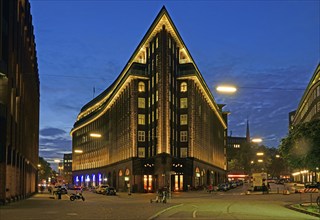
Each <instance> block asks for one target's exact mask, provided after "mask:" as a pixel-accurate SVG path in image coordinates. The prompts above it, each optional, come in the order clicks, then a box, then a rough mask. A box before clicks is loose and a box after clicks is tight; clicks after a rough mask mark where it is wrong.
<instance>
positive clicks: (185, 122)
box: [180, 114, 188, 125]
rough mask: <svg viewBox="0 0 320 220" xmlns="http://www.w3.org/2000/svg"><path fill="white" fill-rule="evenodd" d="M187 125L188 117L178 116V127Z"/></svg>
mask: <svg viewBox="0 0 320 220" xmlns="http://www.w3.org/2000/svg"><path fill="white" fill-rule="evenodd" d="M186 124H188V115H186V114H184V115H180V125H186Z"/></svg>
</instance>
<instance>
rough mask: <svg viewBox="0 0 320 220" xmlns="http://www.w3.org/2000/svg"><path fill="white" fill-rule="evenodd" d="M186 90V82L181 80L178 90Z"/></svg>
mask: <svg viewBox="0 0 320 220" xmlns="http://www.w3.org/2000/svg"><path fill="white" fill-rule="evenodd" d="M186 91H187V83H186V82H183V83H181V85H180V92H186Z"/></svg>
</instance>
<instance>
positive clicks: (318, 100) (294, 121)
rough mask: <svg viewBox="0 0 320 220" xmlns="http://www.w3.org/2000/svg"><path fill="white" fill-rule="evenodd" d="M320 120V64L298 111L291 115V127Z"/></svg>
mask: <svg viewBox="0 0 320 220" xmlns="http://www.w3.org/2000/svg"><path fill="white" fill-rule="evenodd" d="M319 118H320V63H319V64H318V66H317V68H316V71H315V72H314V74H313V76H312V78H311V80H310V82H309V84H308V86H307V88H306V90H305V92H304V94H303V96H302V98H301V100H300V103H299V105H298V108H297V110H295V111H292V112H290V113H289V126H290V129H292V128H293V127H294V126H296V125H298V124H300V123H305V122H309V121H313V120H315V119H319Z"/></svg>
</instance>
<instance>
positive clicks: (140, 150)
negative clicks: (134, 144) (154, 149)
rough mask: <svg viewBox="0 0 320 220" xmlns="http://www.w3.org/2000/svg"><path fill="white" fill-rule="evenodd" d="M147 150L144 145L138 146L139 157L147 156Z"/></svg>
mask: <svg viewBox="0 0 320 220" xmlns="http://www.w3.org/2000/svg"><path fill="white" fill-rule="evenodd" d="M145 150H146V149H145V148H144V147H139V148H138V157H145V156H146V152H145Z"/></svg>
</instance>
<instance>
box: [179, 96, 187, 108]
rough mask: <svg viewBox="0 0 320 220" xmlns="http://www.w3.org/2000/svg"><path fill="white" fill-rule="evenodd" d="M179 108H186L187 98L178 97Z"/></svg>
mask: <svg viewBox="0 0 320 220" xmlns="http://www.w3.org/2000/svg"><path fill="white" fill-rule="evenodd" d="M180 108H188V99H187V98H181V99H180Z"/></svg>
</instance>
